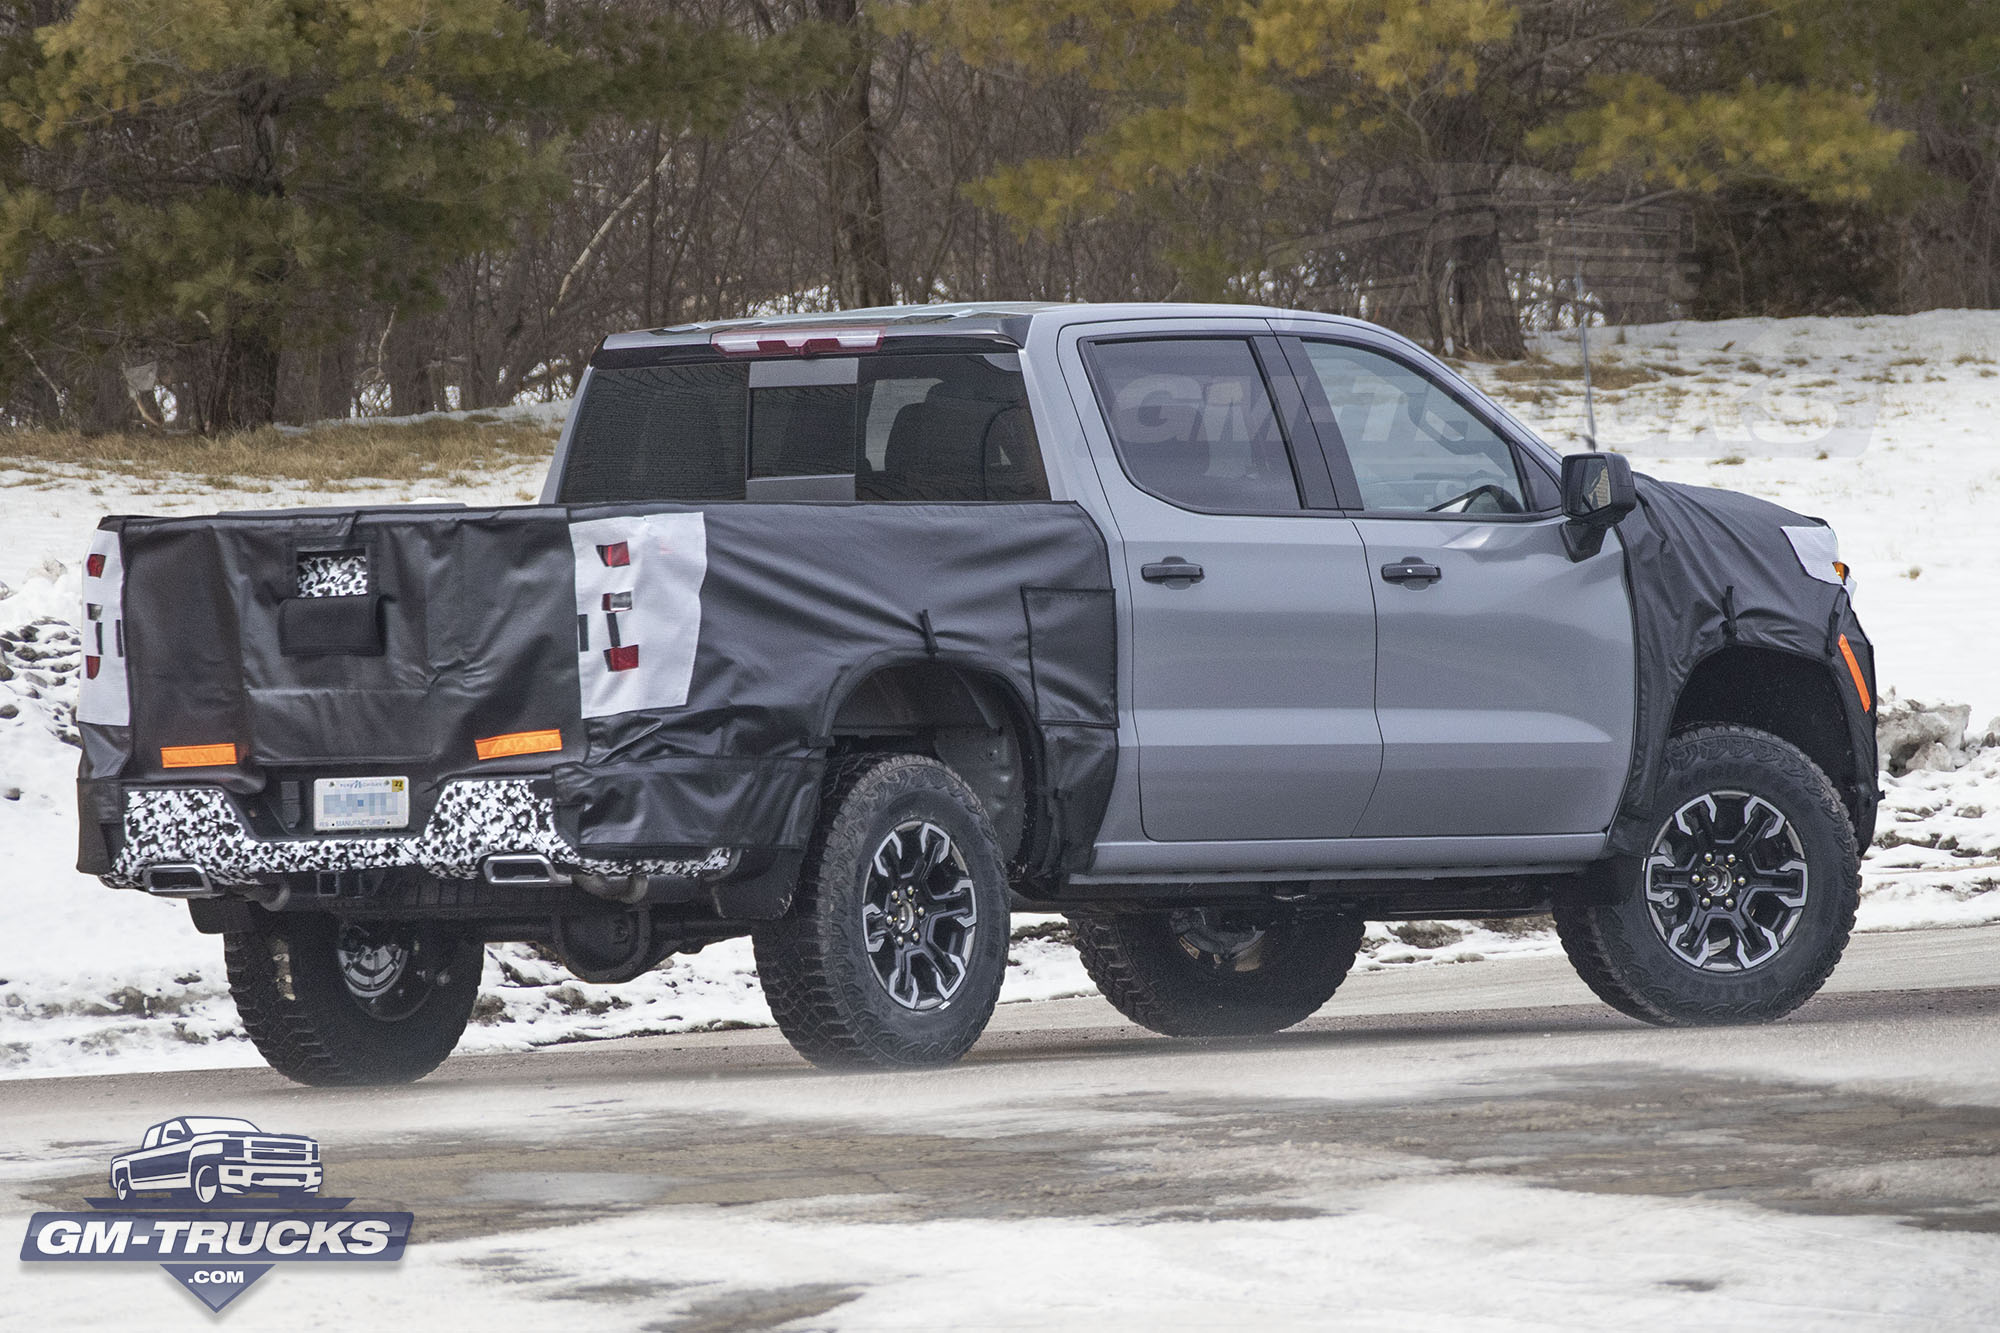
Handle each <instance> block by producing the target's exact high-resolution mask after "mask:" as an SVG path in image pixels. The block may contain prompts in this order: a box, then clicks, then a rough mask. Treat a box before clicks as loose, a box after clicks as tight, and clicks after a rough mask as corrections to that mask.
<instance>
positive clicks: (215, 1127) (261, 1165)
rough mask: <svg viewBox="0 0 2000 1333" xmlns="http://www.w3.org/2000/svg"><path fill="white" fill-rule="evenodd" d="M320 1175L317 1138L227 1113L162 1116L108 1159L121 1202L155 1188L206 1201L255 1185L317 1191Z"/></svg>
mask: <svg viewBox="0 0 2000 1333" xmlns="http://www.w3.org/2000/svg"><path fill="white" fill-rule="evenodd" d="M321 1180H322V1168H321V1166H320V1161H319V1144H318V1143H316V1142H315V1141H313V1140H312V1139H309V1138H306V1137H305V1136H304V1135H302V1134H267V1133H265V1132H264V1131H263V1130H261V1129H259V1128H257V1126H255V1125H253V1124H251V1123H250V1122H249V1121H248V1120H237V1119H235V1118H233V1117H227V1116H213V1115H188V1116H177V1117H175V1118H174V1119H172V1120H162V1121H161V1122H160V1123H159V1124H157V1125H154V1126H153V1127H152V1128H151V1129H149V1130H147V1131H146V1137H145V1138H144V1139H143V1140H142V1141H141V1142H140V1144H139V1146H138V1147H137V1148H135V1149H133V1150H132V1151H131V1152H127V1153H120V1154H119V1155H118V1156H116V1157H114V1158H112V1159H111V1192H112V1193H113V1194H115V1195H117V1196H118V1200H119V1202H121V1203H123V1202H125V1201H126V1200H128V1199H130V1198H131V1197H132V1196H133V1195H134V1194H136V1193H142V1192H150V1191H158V1190H169V1191H172V1192H173V1193H175V1194H191V1195H193V1196H194V1197H195V1199H196V1200H197V1201H198V1202H201V1203H205V1204H206V1203H214V1202H215V1201H216V1200H217V1199H219V1198H221V1197H222V1196H223V1195H225V1194H243V1193H246V1192H249V1191H253V1190H254V1191H258V1192H264V1193H273V1194H279V1195H283V1196H285V1197H287V1198H301V1197H304V1196H305V1195H308V1194H315V1193H317V1192H318V1191H319V1187H320V1183H321Z"/></svg>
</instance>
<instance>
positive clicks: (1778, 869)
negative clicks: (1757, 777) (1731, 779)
mask: <svg viewBox="0 0 2000 1333" xmlns="http://www.w3.org/2000/svg"><path fill="white" fill-rule="evenodd" d="M1810 874H1811V871H1810V867H1809V866H1808V865H1807V864H1806V859H1805V848H1804V846H1803V845H1802V844H1801V843H1800V842H1799V835H1798V833H1797V832H1796V831H1795V830H1794V829H1793V828H1792V826H1791V821H1789V820H1787V819H1786V818H1785V816H1784V815H1783V814H1781V813H1780V812H1779V811H1778V809H1777V807H1776V806H1774V805H1772V804H1771V803H1770V802H1769V801H1766V800H1765V799H1764V798H1763V797H1761V796H1753V795H1751V794H1750V793H1749V792H1743V791H1717V792H1704V793H1702V794H1701V795H1700V796H1697V797H1695V798H1694V799H1693V800H1691V801H1689V802H1688V803H1687V804H1685V805H1683V806H1682V807H1681V808H1680V809H1678V810H1676V811H1675V812H1674V814H1673V817H1672V818H1671V819H1669V820H1667V822H1666V824H1665V825H1664V826H1663V827H1662V828H1661V829H1660V834H1659V837H1658V838H1657V839H1656V840H1655V841H1654V843H1653V852H1652V855H1651V856H1649V857H1647V858H1646V904H1647V909H1648V912H1649V914H1650V916H1651V917H1652V921H1653V929H1654V930H1656V931H1658V932H1659V936H1660V939H1661V941H1662V942H1663V943H1665V944H1666V946H1667V948H1669V949H1671V950H1672V951H1673V953H1674V955H1675V956H1676V957H1677V958H1679V959H1680V960H1681V961H1682V962H1684V963H1686V964H1687V965H1688V966H1689V967H1692V968H1694V969H1696V970H1697V971H1702V972H1748V971H1750V970H1751V969H1752V968H1757V967H1762V966H1764V965H1765V964H1766V963H1769V962H1770V961H1771V960H1772V959H1773V958H1776V957H1777V956H1778V951H1779V950H1780V949H1783V948H1784V947H1785V942H1786V941H1787V940H1789V939H1791V937H1792V933H1793V932H1794V931H1796V930H1797V929H1798V926H1799V921H1800V920H1801V919H1802V918H1803V917H1804V916H1805V910H1806V898H1807V894H1808V892H1809V883H1808V881H1809V877H1810Z"/></svg>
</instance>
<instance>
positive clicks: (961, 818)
mask: <svg viewBox="0 0 2000 1333" xmlns="http://www.w3.org/2000/svg"><path fill="white" fill-rule="evenodd" d="M752 939H753V943H754V945H755V948H756V954H757V974H758V976H759V977H760V978H761V979H762V981H763V984H764V996H765V999H767V1000H768V1001H769V1002H770V1005H771V1014H772V1016H773V1017H775V1018H776V1019H777V1020H778V1028H779V1030H780V1031H782V1032H783V1033H784V1034H785V1036H786V1038H787V1039H788V1040H789V1041H790V1042H791V1043H792V1045H793V1046H794V1047H795V1048H797V1050H798V1052H799V1053H800V1054H801V1055H803V1056H805V1057H806V1059H808V1060H810V1061H812V1062H813V1063H814V1064H816V1065H824V1066H830V1067H839V1066H849V1067H853V1066H874V1067H877V1068H897V1067H908V1066H921V1065H941V1064H949V1063H950V1062H951V1061H953V1060H956V1059H958V1057H959V1056H961V1055H963V1054H965V1052H966V1051H967V1050H969V1049H971V1046H972V1043H973V1042H975V1041H977V1040H978V1039H979V1034H980V1033H981V1032H983V1031H984V1030H985V1028H986V1020H987V1019H989V1018H990V1017H992V1015H993V1006H994V1004H995V1002H996V1001H998V1000H999V998H1000V983H1001V981H1002V979H1003V978H1004V976H1005V973H1006V968H1007V887H1006V880H1005V877H1004V874H1003V871H1002V869H1001V861H1000V851H999V846H998V839H997V838H995V836H994V833H993V825H992V824H991V823H990V822H989V821H988V819H987V817H986V812H985V809H984V808H983V807H982V806H981V805H980V803H979V798H978V797H977V796H974V795H973V793H972V789H971V788H969V787H967V786H966V785H965V783H964V781H963V780H961V779H960V778H959V777H958V775H957V774H955V773H953V772H952V771H951V770H950V769H949V768H946V767H945V766H944V765H943V764H941V763H939V762H938V761H937V760H935V759H931V758H928V757H926V756H923V755H914V754H891V755H862V756H857V757H855V758H852V759H848V760H845V761H843V762H842V763H841V764H840V765H839V766H838V767H836V768H835V770H834V772H833V773H832V774H830V775H829V783H828V789H827V794H826V797H825V800H824V802H823V803H822V806H821V820H820V826H819V828H818V830H817V831H816V832H815V833H814V835H813V839H812V843H811V845H810V847H809V848H808V850H807V853H806V859H805V865H804V867H803V869H802V870H801V871H800V874H799V887H798V893H797V895H796V897H795V898H794V900H793V903H792V911H791V913H790V915H788V916H786V917H785V918H784V919H782V920H779V921H773V922H771V923H770V924H769V925H766V926H763V927H761V928H760V929H758V930H757V931H756V933H755V934H754V936H753V937H752Z"/></svg>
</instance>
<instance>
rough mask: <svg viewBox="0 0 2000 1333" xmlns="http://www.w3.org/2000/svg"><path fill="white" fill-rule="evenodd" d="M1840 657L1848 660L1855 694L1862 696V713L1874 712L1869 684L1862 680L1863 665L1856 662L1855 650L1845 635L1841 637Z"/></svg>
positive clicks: (1848, 671)
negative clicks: (1869, 695) (1869, 693)
mask: <svg viewBox="0 0 2000 1333" xmlns="http://www.w3.org/2000/svg"><path fill="white" fill-rule="evenodd" d="M1840 655H1841V656H1842V657H1844V658H1846V659H1847V674H1848V675H1850V676H1852V677H1854V692H1855V693H1856V694H1858V695H1860V696H1861V711H1862V712H1864V713H1870V712H1873V711H1874V710H1875V704H1874V702H1873V701H1872V700H1870V699H1869V697H1868V682H1867V681H1865V680H1863V679H1862V678H1861V663H1859V662H1857V661H1855V660H1854V649H1853V647H1852V646H1851V645H1850V644H1849V643H1848V642H1847V636H1846V635H1845V634H1843V635H1841V636H1840Z"/></svg>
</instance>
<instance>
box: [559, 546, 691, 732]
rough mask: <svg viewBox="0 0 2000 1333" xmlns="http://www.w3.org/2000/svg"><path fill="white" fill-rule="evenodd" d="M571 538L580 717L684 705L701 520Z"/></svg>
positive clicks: (686, 694) (605, 715) (689, 677)
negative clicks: (574, 569)
mask: <svg viewBox="0 0 2000 1333" xmlns="http://www.w3.org/2000/svg"><path fill="white" fill-rule="evenodd" d="M569 537H570V548H571V551H572V553H573V554H574V556H575V560H576V613H577V621H578V633H577V683H578V685H579V687H580V690H581V693H582V696H583V716H585V717H608V716H610V715H612V714H614V713H630V712H635V711H637V710H639V709H644V708H680V707H682V706H683V705H685V704H686V703H687V700H688V689H689V686H690V685H691V683H692V682H693V680H694V653H695V646H696V644H697V643H698V642H699V640H700V638H701V583H702V579H703V578H705V577H706V576H707V574H708V528H707V525H706V524H705V523H704V521H703V517H702V515H700V514H644V515H638V516H633V517H620V518H594V519H589V520H586V521H584V522H581V523H572V524H570V526H569Z"/></svg>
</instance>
